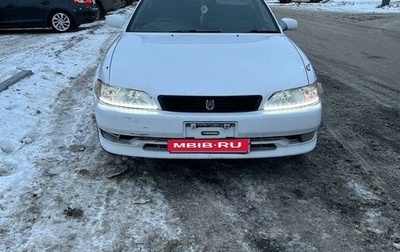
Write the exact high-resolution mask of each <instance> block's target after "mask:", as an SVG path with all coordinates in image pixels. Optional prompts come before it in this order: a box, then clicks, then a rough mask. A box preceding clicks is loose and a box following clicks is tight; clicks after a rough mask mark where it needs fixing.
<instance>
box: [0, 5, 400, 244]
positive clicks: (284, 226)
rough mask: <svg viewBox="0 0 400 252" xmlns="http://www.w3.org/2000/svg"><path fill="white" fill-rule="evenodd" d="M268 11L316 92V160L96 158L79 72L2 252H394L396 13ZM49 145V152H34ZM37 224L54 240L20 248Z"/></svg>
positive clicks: (59, 104) (398, 170) (60, 102)
mask: <svg viewBox="0 0 400 252" xmlns="http://www.w3.org/2000/svg"><path fill="white" fill-rule="evenodd" d="M274 10H275V13H276V14H277V16H278V17H284V16H285V17H294V18H296V19H297V20H298V21H299V23H300V26H299V28H298V30H297V31H290V32H288V33H287V35H288V36H289V37H291V38H292V39H293V40H294V41H295V42H296V43H297V44H298V45H299V46H300V47H301V48H303V50H304V51H305V52H306V54H307V55H308V56H309V57H310V60H311V61H312V62H313V64H314V67H315V69H316V71H317V75H318V77H319V79H320V81H321V82H322V84H323V87H324V95H323V104H324V115H323V123H322V126H321V129H320V134H319V143H318V145H317V148H316V150H315V151H313V152H311V153H309V154H306V155H301V156H295V157H285V158H274V159H261V160H230V161H228V160H225V161H218V160H196V161H191V160H189V161H188V160H186V161H184V160H152V159H134V158H126V157H118V156H114V155H111V154H107V153H105V152H104V151H102V150H101V148H100V147H99V144H98V139H97V136H96V128H95V124H94V118H93V110H92V104H91V102H87V101H88V99H91V92H90V90H88V88H87V87H84V86H82V83H85V82H88V81H90V80H91V78H92V76H93V73H94V68H93V69H88V70H87V72H86V73H83V74H82V75H80V76H79V77H78V78H77V79H75V80H73V82H72V83H71V86H72V87H75V88H71V87H68V88H66V89H65V90H64V91H63V92H61V93H60V94H59V97H58V99H57V101H56V102H55V103H54V106H53V108H54V112H53V113H54V114H53V119H54V120H53V121H52V122H51V125H52V127H53V130H54V134H52V135H51V136H50V135H49V136H47V137H48V138H50V142H46V143H45V144H43V146H41V147H40V148H42V158H41V159H40V160H37V161H36V162H35V163H36V164H35V165H36V167H37V170H38V171H39V172H40V174H41V177H40V178H39V180H38V181H37V183H36V184H35V188H33V189H32V190H34V194H33V192H32V195H29V194H27V195H24V196H23V199H24V201H23V202H24V203H23V204H22V205H21V209H25V210H21V211H20V212H19V214H17V215H15V216H14V218H13V221H14V223H15V225H16V227H18V230H20V232H22V234H23V235H22V236H15V235H14V236H8V235H7V230H4V229H0V231H1V232H0V236H1V238H2V243H3V248H7V249H8V250H10V251H11V250H24V249H25V250H28V251H39V250H43V249H44V250H50V251H51V250H53V251H71V250H75V251H398V249H400V220H399V216H400V141H399V140H400V105H399V98H400V94H399V93H400V80H399V64H398V63H399V62H400V50H399V44H400V33H399V30H398V29H399V27H400V26H399V21H398V15H397V16H396V15H376V14H368V15H365V14H351V15H345V14H339V13H328V12H312V11H297V10H296V11H294V10H285V9H283V8H282V9H274ZM396 29H397V30H396ZM82 101H85V102H82ZM68 111H79V116H77V115H74V114H73V113H68ZM71 124H73V125H75V126H74V127H71V126H70V125H71ZM71 138H72V140H71ZM64 139H69V142H75V143H79V144H74V145H70V146H66V142H65V140H64ZM48 146H54V148H55V149H57V151H58V153H56V154H53V155H54V156H48V155H47V156H46V153H44V152H43V150H45V149H46V148H48ZM40 148H39V151H40ZM26 210H29V211H26ZM43 228H54V233H53V234H52V236H51V237H41V239H36V240H33V239H32V237H37V236H35V235H34V234H36V233H37V232H40V230H41V229H43ZM24 244H25V245H24ZM21 248H22V249H21Z"/></svg>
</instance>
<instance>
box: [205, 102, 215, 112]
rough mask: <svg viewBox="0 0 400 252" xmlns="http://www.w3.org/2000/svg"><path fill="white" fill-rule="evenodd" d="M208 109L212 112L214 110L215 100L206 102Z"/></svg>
mask: <svg viewBox="0 0 400 252" xmlns="http://www.w3.org/2000/svg"><path fill="white" fill-rule="evenodd" d="M206 109H207V110H210V111H211V110H213V109H214V100H206Z"/></svg>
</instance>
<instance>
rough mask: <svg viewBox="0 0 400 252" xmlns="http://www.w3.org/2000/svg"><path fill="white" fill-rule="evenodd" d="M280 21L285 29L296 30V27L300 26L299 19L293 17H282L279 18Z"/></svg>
mask: <svg viewBox="0 0 400 252" xmlns="http://www.w3.org/2000/svg"><path fill="white" fill-rule="evenodd" d="M278 23H279V25H280V26H281V28H282V30H283V31H286V30H296V28H297V27H298V26H299V24H298V22H297V20H296V19H293V18H282V19H280V20H278Z"/></svg>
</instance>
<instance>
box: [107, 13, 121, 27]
mask: <svg viewBox="0 0 400 252" xmlns="http://www.w3.org/2000/svg"><path fill="white" fill-rule="evenodd" d="M125 22H126V18H125V17H123V16H121V15H108V16H106V21H105V23H106V24H107V25H109V26H111V27H115V28H121V27H122V26H123V25H124V24H125Z"/></svg>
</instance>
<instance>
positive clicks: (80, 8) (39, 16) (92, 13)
mask: <svg viewBox="0 0 400 252" xmlns="http://www.w3.org/2000/svg"><path fill="white" fill-rule="evenodd" d="M97 19H98V9H97V7H96V5H95V4H94V2H93V1H92V0H0V28H33V27H51V28H53V29H54V30H55V31H57V32H65V31H69V30H71V29H74V28H76V27H78V26H79V25H81V24H85V23H91V22H93V21H95V20H97Z"/></svg>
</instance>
